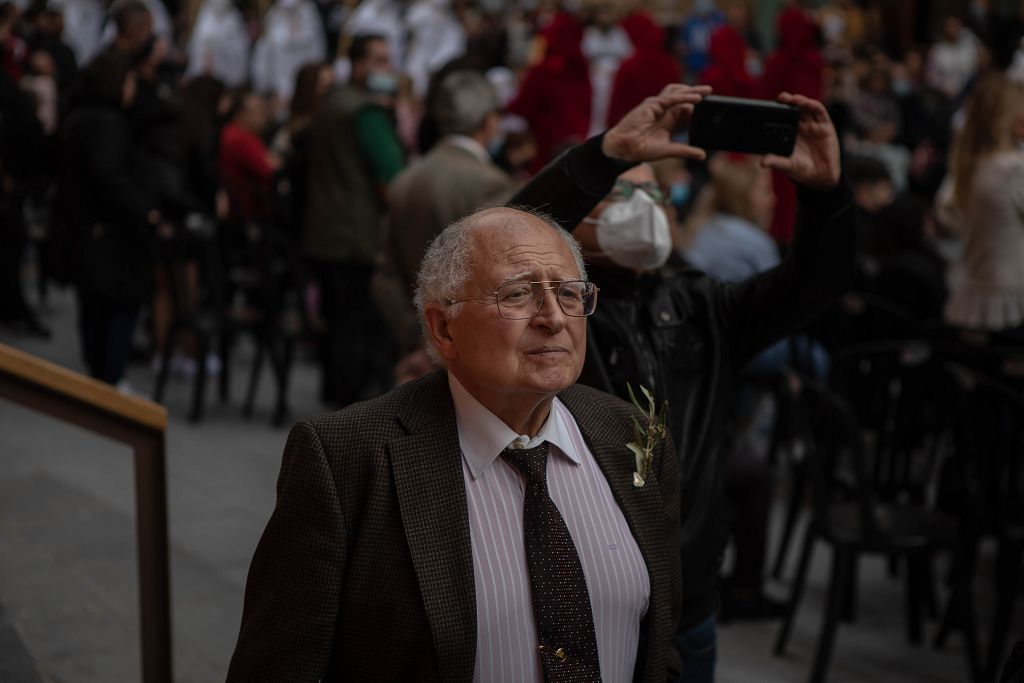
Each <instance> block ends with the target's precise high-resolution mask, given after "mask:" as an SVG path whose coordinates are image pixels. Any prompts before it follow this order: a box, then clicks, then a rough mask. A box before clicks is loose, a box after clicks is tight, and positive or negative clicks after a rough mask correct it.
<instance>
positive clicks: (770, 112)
mask: <svg viewBox="0 0 1024 683" xmlns="http://www.w3.org/2000/svg"><path fill="white" fill-rule="evenodd" d="M799 121H800V109H799V108H797V107H794V106H792V105H789V104H781V103H779V102H773V101H771V100H751V99H746V98H742V97H723V96H720V95H708V96H707V97H705V98H704V99H702V100H701V101H700V102H698V103H697V105H696V106H695V107H694V108H693V116H692V117H691V118H690V144H691V145H693V146H694V147H700V148H701V149H705V150H708V151H723V152H743V153H746V154H777V155H779V156H783V157H788V156H789V155H790V154H792V153H793V146H794V145H795V144H796V131H797V124H798V123H799Z"/></svg>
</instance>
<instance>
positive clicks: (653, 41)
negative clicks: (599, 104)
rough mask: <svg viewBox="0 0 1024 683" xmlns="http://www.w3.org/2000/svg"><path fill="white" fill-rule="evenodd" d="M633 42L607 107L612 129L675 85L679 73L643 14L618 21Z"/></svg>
mask: <svg viewBox="0 0 1024 683" xmlns="http://www.w3.org/2000/svg"><path fill="white" fill-rule="evenodd" d="M622 28H623V30H624V31H625V32H626V33H627V34H628V35H629V39H630V40H631V41H633V50H634V52H633V55H632V56H631V57H629V58H628V59H626V60H625V61H624V62H622V64H621V65H620V66H619V70H618V72H616V74H615V82H614V83H613V85H612V99H611V103H610V104H609V105H608V125H609V126H614V125H615V124H616V123H618V121H619V119H621V118H622V117H623V116H625V115H626V114H627V113H628V112H629V110H631V109H632V108H633V107H635V106H637V105H638V104H640V103H641V102H643V101H644V99H645V98H647V97H651V96H652V95H657V94H658V93H659V92H661V89H662V88H664V87H665V86H666V85H668V84H669V83H678V82H679V80H680V79H681V78H682V69H681V68H680V66H679V62H677V61H676V60H675V59H674V58H673V57H672V55H670V54H669V53H668V51H667V50H666V49H665V32H664V31H663V30H662V29H661V27H660V26H658V25H657V24H655V23H654V21H653V20H652V19H651V17H650V15H649V14H647V13H646V12H643V11H637V12H633V13H632V14H630V15H629V16H627V17H626V18H625V19H623V20H622Z"/></svg>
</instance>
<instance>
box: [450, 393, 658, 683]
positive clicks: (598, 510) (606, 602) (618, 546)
mask: <svg viewBox="0 0 1024 683" xmlns="http://www.w3.org/2000/svg"><path fill="white" fill-rule="evenodd" d="M448 378H449V384H450V387H451V394H452V399H453V402H454V405H455V417H456V423H457V425H458V430H459V445H460V447H461V449H462V456H463V457H462V465H463V476H464V480H465V484H466V501H467V503H468V507H469V529H470V540H471V542H472V548H473V575H474V580H475V582H476V615H477V644H476V665H475V670H474V680H476V681H487V682H490V681H510V682H511V681H515V682H516V683H520V682H527V683H528V682H530V681H535V682H536V683H541V682H542V681H543V680H544V674H543V670H542V667H541V662H540V656H539V654H538V652H537V646H538V642H537V627H536V622H535V620H534V615H533V602H532V596H531V594H530V574H529V569H528V568H527V563H526V553H525V549H524V544H523V499H524V495H525V482H524V481H523V480H522V478H521V477H520V476H519V474H518V473H517V472H516V471H515V470H514V469H513V468H512V466H511V465H509V464H508V463H506V462H505V461H504V460H503V459H502V458H500V457H499V456H500V454H501V451H502V450H504V449H505V447H507V446H508V445H510V444H511V443H512V442H513V441H516V440H519V441H520V443H523V442H528V443H527V444H526V445H527V446H529V447H532V446H534V445H539V444H540V443H541V442H543V441H547V442H548V443H549V444H550V446H549V457H548V464H547V479H548V491H549V495H550V496H551V500H552V501H554V503H555V505H556V506H557V507H558V509H559V511H560V512H561V513H562V517H563V518H564V519H565V524H566V526H567V527H568V529H569V534H570V535H571V536H572V540H573V543H574V544H575V546H576V550H577V552H578V554H579V557H580V563H581V564H582V566H583V574H584V575H585V576H586V579H587V589H588V591H589V593H590V602H591V608H592V610H593V614H594V630H595V632H596V634H597V648H598V656H599V658H600V661H601V678H602V679H603V680H604V681H605V682H606V683H615V682H617V681H629V680H632V678H633V669H634V665H635V664H636V655H637V645H638V643H639V635H640V622H641V620H642V619H643V617H644V615H645V614H646V613H647V604H648V600H649V598H650V591H651V588H650V577H649V576H648V574H647V567H646V565H645V564H644V560H643V557H642V556H641V554H640V549H639V547H637V544H636V540H635V539H634V538H633V535H632V533H631V532H630V530H629V526H628V524H627V522H626V519H625V517H624V516H623V515H622V511H621V510H620V509H619V506H618V504H617V503H616V502H615V498H614V496H613V495H612V492H611V489H610V488H609V487H608V482H607V480H606V479H605V477H604V473H603V472H602V471H601V468H600V467H599V466H598V464H597V462H596V461H595V460H594V456H593V455H592V454H591V452H590V449H588V448H587V445H586V443H585V442H584V440H583V435H582V434H581V433H580V430H579V427H578V426H577V424H576V421H575V420H574V419H573V417H572V414H570V413H569V410H568V409H567V408H566V407H565V405H563V404H562V402H561V401H559V400H558V399H557V398H556V399H555V400H554V401H553V402H552V405H551V412H550V414H549V416H548V419H547V422H545V423H544V426H543V427H542V428H541V430H540V432H539V433H538V434H537V436H536V437H534V438H533V439H530V438H529V437H527V436H521V435H519V434H516V433H515V432H514V431H512V430H511V429H510V428H509V427H508V426H507V425H506V424H505V423H504V422H502V421H501V420H500V419H499V418H498V417H497V416H496V415H494V414H493V413H492V412H490V411H489V410H488V409H487V408H485V407H484V406H483V405H481V404H480V402H479V401H477V400H476V399H475V398H474V397H473V396H472V395H470V394H469V392H468V391H466V389H465V388H464V387H463V386H462V384H461V383H459V381H458V379H456V378H455V377H454V375H452V374H451V373H448ZM623 457H629V452H628V451H626V449H625V448H623Z"/></svg>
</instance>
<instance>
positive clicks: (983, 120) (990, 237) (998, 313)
mask: <svg viewBox="0 0 1024 683" xmlns="http://www.w3.org/2000/svg"><path fill="white" fill-rule="evenodd" d="M1022 141H1024V85H1022V84H1021V83H1017V82H1015V81H1012V80H1009V79H1007V78H1006V77H1005V76H1004V75H1002V74H993V75H990V76H987V77H986V78H985V79H984V80H983V81H982V82H980V83H979V84H978V86H977V88H976V89H975V91H974V94H973V96H972V99H971V101H970V103H969V105H968V108H967V117H966V120H965V123H964V126H963V128H962V129H961V131H960V133H959V135H958V136H957V139H956V141H955V142H954V146H953V155H952V159H951V164H950V173H951V174H952V176H953V178H954V181H953V197H952V203H953V205H954V208H955V209H956V210H957V213H958V214H959V215H960V216H961V217H962V227H963V231H964V237H963V252H962V254H961V256H960V259H959V261H958V263H957V264H956V267H955V269H954V275H953V281H952V283H951V290H952V295H951V296H950V299H949V302H948V304H947V305H946V320H947V322H949V323H951V324H953V325H956V326H959V327H964V328H970V329H975V330H980V331H992V332H994V331H999V330H1009V329H1014V328H1019V327H1022V325H1024V150H1022V148H1021V142H1022Z"/></svg>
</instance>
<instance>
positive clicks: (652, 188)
mask: <svg viewBox="0 0 1024 683" xmlns="http://www.w3.org/2000/svg"><path fill="white" fill-rule="evenodd" d="M637 190H643V191H644V192H646V193H647V196H649V197H650V198H651V199H653V200H654V203H655V204H664V203H665V193H664V192H662V190H661V186H659V185H658V183H656V182H654V181H653V180H649V181H647V182H643V183H633V182H630V181H628V180H623V179H622V178H619V179H618V180H616V181H615V185H613V186H612V191H611V192H610V193H609V194H608V199H609V200H611V201H613V202H620V201H626V200H627V199H629V198H630V197H632V196H633V193H634V192H636V191H637Z"/></svg>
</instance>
